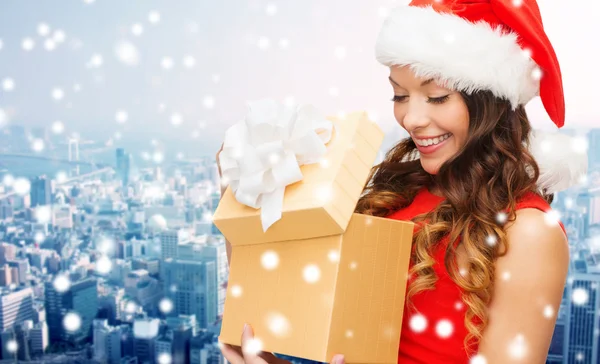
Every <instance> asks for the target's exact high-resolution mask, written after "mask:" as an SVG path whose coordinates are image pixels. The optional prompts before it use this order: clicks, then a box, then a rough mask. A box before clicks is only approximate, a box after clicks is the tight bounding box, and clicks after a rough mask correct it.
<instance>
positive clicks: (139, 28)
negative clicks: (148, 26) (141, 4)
mask: <svg viewBox="0 0 600 364" xmlns="http://www.w3.org/2000/svg"><path fill="white" fill-rule="evenodd" d="M131 33H132V34H133V35H135V36H136V37H139V36H140V35H142V33H144V26H143V25H142V24H140V23H135V24H133V25H132V26H131Z"/></svg>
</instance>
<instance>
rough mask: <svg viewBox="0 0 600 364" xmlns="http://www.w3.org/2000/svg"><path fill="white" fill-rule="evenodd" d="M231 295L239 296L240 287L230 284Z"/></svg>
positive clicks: (240, 292)
mask: <svg viewBox="0 0 600 364" xmlns="http://www.w3.org/2000/svg"><path fill="white" fill-rule="evenodd" d="M231 295H232V296H233V297H240V296H241V295H242V287H240V286H239V285H237V284H234V285H232V286H231Z"/></svg>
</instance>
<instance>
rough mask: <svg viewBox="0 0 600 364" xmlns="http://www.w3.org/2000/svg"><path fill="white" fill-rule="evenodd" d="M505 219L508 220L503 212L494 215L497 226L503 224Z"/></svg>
mask: <svg viewBox="0 0 600 364" xmlns="http://www.w3.org/2000/svg"><path fill="white" fill-rule="evenodd" d="M507 219H508V216H507V215H506V213H505V212H499V213H498V214H496V221H497V222H498V223H499V224H504V223H505V222H506V220H507Z"/></svg>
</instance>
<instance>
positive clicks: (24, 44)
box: [21, 37, 35, 51]
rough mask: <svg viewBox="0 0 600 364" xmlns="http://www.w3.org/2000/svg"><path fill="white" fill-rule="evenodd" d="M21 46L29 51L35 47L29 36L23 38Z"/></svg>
mask: <svg viewBox="0 0 600 364" xmlns="http://www.w3.org/2000/svg"><path fill="white" fill-rule="evenodd" d="M21 46H22V47H23V49H24V50H26V51H31V50H33V48H34V47H35V41H34V40H33V39H31V38H29V37H28V38H25V39H23V42H22V43H21Z"/></svg>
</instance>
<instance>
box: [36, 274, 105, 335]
mask: <svg viewBox="0 0 600 364" xmlns="http://www.w3.org/2000/svg"><path fill="white" fill-rule="evenodd" d="M44 288H45V292H46V294H45V301H44V306H45V308H46V316H47V322H48V328H49V330H50V339H51V341H53V342H54V341H66V342H70V343H73V344H76V343H79V342H81V341H83V340H85V339H87V338H88V337H89V336H90V334H91V328H92V323H93V320H94V318H95V317H96V314H97V312H98V307H99V304H98V286H97V281H96V279H95V278H86V279H82V280H79V281H75V282H71V287H70V288H69V289H68V290H67V291H66V292H58V291H57V290H56V288H55V287H54V284H53V282H52V281H47V282H45V283H44ZM67 314H69V315H70V316H69V318H72V317H74V316H73V315H76V316H77V317H79V319H80V320H81V324H80V325H79V328H78V329H76V330H73V331H70V330H67V329H66V328H65V325H64V324H63V321H64V320H65V316H66V315H67Z"/></svg>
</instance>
